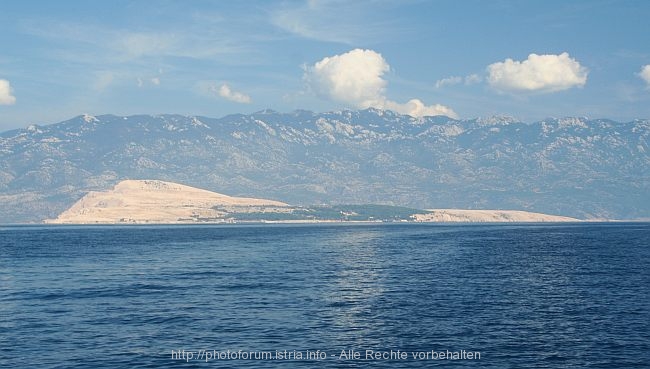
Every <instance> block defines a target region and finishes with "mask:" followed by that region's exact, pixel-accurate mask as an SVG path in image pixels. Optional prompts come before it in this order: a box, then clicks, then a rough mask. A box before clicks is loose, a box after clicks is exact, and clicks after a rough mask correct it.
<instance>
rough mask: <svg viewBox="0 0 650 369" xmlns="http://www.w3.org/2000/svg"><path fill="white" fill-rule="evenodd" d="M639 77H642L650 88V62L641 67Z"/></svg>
mask: <svg viewBox="0 0 650 369" xmlns="http://www.w3.org/2000/svg"><path fill="white" fill-rule="evenodd" d="M639 77H641V79H642V80H644V81H645V83H646V84H647V85H648V88H650V64H648V65H644V66H643V67H641V71H640V72H639Z"/></svg>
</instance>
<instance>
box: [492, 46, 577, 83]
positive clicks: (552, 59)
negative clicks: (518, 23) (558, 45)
mask: <svg viewBox="0 0 650 369" xmlns="http://www.w3.org/2000/svg"><path fill="white" fill-rule="evenodd" d="M487 72H488V77H487V81H488V83H489V84H490V85H491V86H492V87H494V88H495V89H497V90H500V91H510V92H517V91H520V92H521V91H523V92H556V91H562V90H567V89H569V88H572V87H582V86H584V85H585V83H587V74H588V73H589V72H588V70H587V68H585V67H583V66H581V65H580V63H578V61H576V60H575V59H573V58H571V57H570V56H569V54H568V53H566V52H565V53H562V54H560V55H552V54H551V55H537V54H530V55H528V59H526V60H524V61H516V60H512V59H506V60H505V61H503V62H497V63H493V64H490V65H489V66H488V67H487Z"/></svg>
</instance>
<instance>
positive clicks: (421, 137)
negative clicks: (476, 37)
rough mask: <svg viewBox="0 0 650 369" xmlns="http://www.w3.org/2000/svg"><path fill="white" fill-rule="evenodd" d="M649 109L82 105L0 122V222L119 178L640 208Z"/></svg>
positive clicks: (283, 197)
mask: <svg viewBox="0 0 650 369" xmlns="http://www.w3.org/2000/svg"><path fill="white" fill-rule="evenodd" d="M649 135H650V120H634V121H631V122H616V121H612V120H607V119H587V118H576V117H571V118H549V119H545V120H542V121H538V122H533V123H525V122H520V121H518V120H516V119H514V118H512V117H490V118H478V119H468V120H456V119H451V118H448V117H444V116H435V117H423V118H414V117H410V116H407V115H400V114H397V113H393V112H391V111H384V110H377V109H367V110H358V111H351V110H344V111H337V112H327V113H314V112H310V111H304V110H298V111H294V112H291V113H278V112H275V111H271V110H265V111H261V112H257V113H253V114H236V115H228V116H225V117H222V118H209V117H201V116H181V115H155V116H152V115H133V116H125V117H122V116H115V115H101V116H90V115H81V116H78V117H75V118H73V119H70V120H67V121H64V122H60V123H56V124H51V125H30V126H29V127H27V128H25V129H17V130H12V131H6V132H3V133H1V134H0V223H25V222H40V221H42V220H44V219H48V218H55V217H56V216H57V215H58V214H59V213H61V212H62V211H64V210H65V209H67V208H69V207H70V206H71V205H72V204H74V203H75V202H76V201H77V200H79V199H80V198H81V197H82V196H84V195H85V194H86V193H88V192H89V191H102V190H106V189H109V188H112V187H113V186H114V185H115V184H117V183H118V182H120V181H122V180H125V179H143V178H147V179H158V180H164V181H171V182H180V183H184V184H187V185H190V186H195V187H198V188H204V189H208V190H210V191H215V192H220V193H228V194H229V195H232V196H244V197H258V198H267V199H273V200H277V201H282V202H286V203H291V204H296V205H301V204H305V205H312V204H384V205H398V206H410V207H416V208H420V209H423V208H457V209H510V210H525V211H533V212H541V213H547V214H557V215H565V216H571V217H576V218H580V219H647V218H650V195H649V194H650V157H649V155H648V152H649V149H650V148H649V147H648V141H649Z"/></svg>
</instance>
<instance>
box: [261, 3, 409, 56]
mask: <svg viewBox="0 0 650 369" xmlns="http://www.w3.org/2000/svg"><path fill="white" fill-rule="evenodd" d="M387 6H394V5H391V4H390V3H383V2H379V1H345V0H309V1H304V2H302V3H299V4H296V3H293V2H292V3H288V4H284V5H282V6H280V7H277V8H275V9H273V10H272V11H271V12H270V16H271V17H270V20H271V23H272V24H273V25H275V26H276V27H278V28H280V29H282V30H284V31H286V32H289V33H291V34H293V35H296V36H298V37H301V38H305V39H311V40H316V41H324V42H335V43H341V44H346V45H355V44H359V43H367V42H371V43H372V42H376V41H379V40H386V39H388V38H394V37H397V36H398V35H399V33H400V32H401V28H400V26H398V25H397V23H396V22H395V21H394V20H392V19H390V18H389V17H383V18H382V17H377V16H375V14H376V10H377V9H378V8H384V7H387Z"/></svg>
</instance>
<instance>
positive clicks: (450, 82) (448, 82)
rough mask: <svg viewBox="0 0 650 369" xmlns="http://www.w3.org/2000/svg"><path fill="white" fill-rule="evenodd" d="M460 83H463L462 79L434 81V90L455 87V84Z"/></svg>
mask: <svg viewBox="0 0 650 369" xmlns="http://www.w3.org/2000/svg"><path fill="white" fill-rule="evenodd" d="M461 82H463V78H462V77H458V76H451V77H447V78H443V79H439V80H437V81H436V88H442V87H445V86H453V85H457V84H459V83H461Z"/></svg>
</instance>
